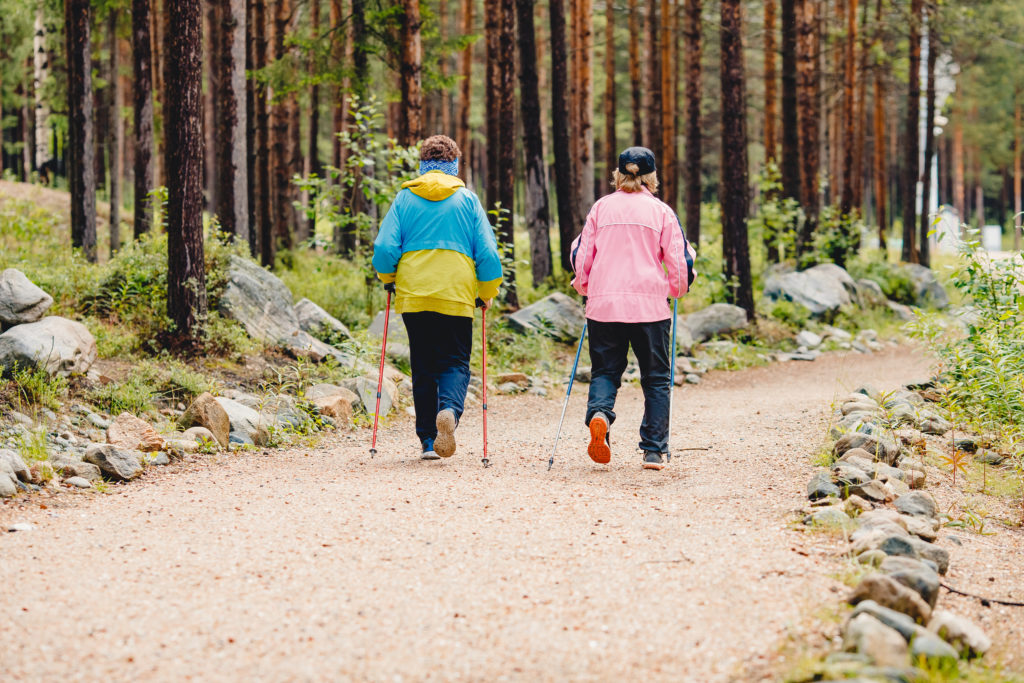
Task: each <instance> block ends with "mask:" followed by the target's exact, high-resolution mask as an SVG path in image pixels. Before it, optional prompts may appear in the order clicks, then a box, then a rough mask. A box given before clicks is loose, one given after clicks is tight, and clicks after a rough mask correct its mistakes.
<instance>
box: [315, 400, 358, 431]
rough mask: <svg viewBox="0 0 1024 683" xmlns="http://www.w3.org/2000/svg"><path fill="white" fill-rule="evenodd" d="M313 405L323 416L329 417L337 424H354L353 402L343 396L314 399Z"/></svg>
mask: <svg viewBox="0 0 1024 683" xmlns="http://www.w3.org/2000/svg"><path fill="white" fill-rule="evenodd" d="M313 405H315V406H316V408H317V410H319V411H320V414H321V415H327V416H328V417H330V418H331V419H333V420H335V421H336V423H337V424H343V425H351V424H352V402H351V401H350V400H349V399H348V398H347V397H346V396H344V395H343V394H334V395H331V396H321V397H318V398H315V399H313Z"/></svg>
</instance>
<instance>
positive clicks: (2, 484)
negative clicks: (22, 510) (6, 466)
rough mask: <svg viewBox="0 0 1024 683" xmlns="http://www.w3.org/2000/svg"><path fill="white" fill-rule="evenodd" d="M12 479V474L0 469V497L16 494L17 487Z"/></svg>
mask: <svg viewBox="0 0 1024 683" xmlns="http://www.w3.org/2000/svg"><path fill="white" fill-rule="evenodd" d="M14 481H15V478H14V476H13V475H11V474H9V473H8V472H5V471H4V470H3V469H0V498H10V497H11V496H14V495H17V494H18V487H17V486H16V485H15V483H14Z"/></svg>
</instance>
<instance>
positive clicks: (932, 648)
mask: <svg viewBox="0 0 1024 683" xmlns="http://www.w3.org/2000/svg"><path fill="white" fill-rule="evenodd" d="M910 656H911V657H912V658H913V660H914V661H915V662H917V661H919V660H922V659H923V660H924V661H926V662H928V664H930V665H931V666H933V667H936V668H947V667H949V668H953V667H955V666H956V663H957V661H958V660H959V659H960V656H959V654H958V653H957V651H956V650H954V649H953V646H952V645H950V644H949V643H947V642H946V641H944V640H943V639H942V638H939V637H938V636H937V635H935V634H934V633H931V632H929V631H921V632H920V633H918V634H917V635H915V636H914V638H913V639H912V640H911V641H910Z"/></svg>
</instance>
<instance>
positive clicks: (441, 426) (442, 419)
mask: <svg viewBox="0 0 1024 683" xmlns="http://www.w3.org/2000/svg"><path fill="white" fill-rule="evenodd" d="M436 424H437V438H435V439H434V452H435V453H437V455H438V456H439V457H442V458H450V457H452V456H453V455H455V413H453V412H452V411H450V410H442V411H441V412H440V413H438V414H437V422H436Z"/></svg>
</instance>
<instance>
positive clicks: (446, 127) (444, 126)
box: [437, 0, 454, 135]
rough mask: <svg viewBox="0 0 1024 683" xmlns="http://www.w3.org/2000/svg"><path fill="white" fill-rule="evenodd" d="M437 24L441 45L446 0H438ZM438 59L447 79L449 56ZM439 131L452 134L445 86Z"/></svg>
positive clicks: (445, 26) (445, 25) (448, 93)
mask: <svg viewBox="0 0 1024 683" xmlns="http://www.w3.org/2000/svg"><path fill="white" fill-rule="evenodd" d="M437 25H438V31H439V33H440V38H441V44H442V45H443V44H444V43H445V42H446V41H447V40H448V0H438V3H437ZM440 61H441V63H440V71H441V78H442V79H445V80H447V78H448V69H449V67H450V66H451V65H450V61H451V58H450V57H449V56H448V54H447V53H445V54H443V55H441V60H440ZM441 132H442V133H444V134H445V135H453V134H454V131H453V130H452V93H451V89H450V88H448V87H447V86H445V87H443V88H441Z"/></svg>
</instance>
